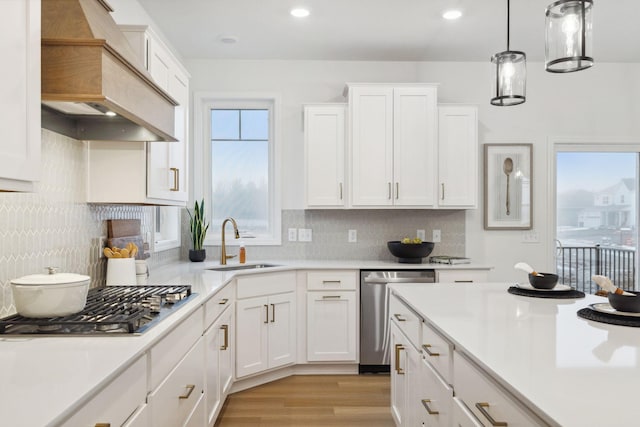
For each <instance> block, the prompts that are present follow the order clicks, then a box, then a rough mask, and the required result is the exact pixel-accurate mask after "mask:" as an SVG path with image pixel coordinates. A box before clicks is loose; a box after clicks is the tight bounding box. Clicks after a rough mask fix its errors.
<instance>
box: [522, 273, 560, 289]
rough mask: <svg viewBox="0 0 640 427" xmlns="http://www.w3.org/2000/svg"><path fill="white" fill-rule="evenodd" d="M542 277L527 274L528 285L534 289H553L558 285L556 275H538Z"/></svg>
mask: <svg viewBox="0 0 640 427" xmlns="http://www.w3.org/2000/svg"><path fill="white" fill-rule="evenodd" d="M540 274H542V276H534V275H533V274H531V273H529V283H531V286H533V287H534V288H536V289H553V288H554V287H555V286H556V284H557V283H558V275H557V274H553V273H540Z"/></svg>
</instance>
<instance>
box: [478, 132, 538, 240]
mask: <svg viewBox="0 0 640 427" xmlns="http://www.w3.org/2000/svg"><path fill="white" fill-rule="evenodd" d="M532 151H533V144H484V229H485V230H530V229H532V228H533V198H532V194H533V181H532V179H531V178H532V171H533V161H532Z"/></svg>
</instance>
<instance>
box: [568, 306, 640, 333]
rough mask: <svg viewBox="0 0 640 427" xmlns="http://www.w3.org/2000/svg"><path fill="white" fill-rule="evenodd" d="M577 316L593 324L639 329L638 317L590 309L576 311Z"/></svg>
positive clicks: (639, 318) (639, 321) (639, 319)
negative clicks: (591, 321)
mask: <svg viewBox="0 0 640 427" xmlns="http://www.w3.org/2000/svg"><path fill="white" fill-rule="evenodd" d="M577 314H578V317H582V318H583V319H587V320H593V321H594V322H600V323H608V324H610V325H618V326H631V327H633V328H640V317H633V316H621V315H617V314H607V313H601V312H599V311H595V310H594V309H592V308H590V307H586V308H582V309H580V310H578V313H577Z"/></svg>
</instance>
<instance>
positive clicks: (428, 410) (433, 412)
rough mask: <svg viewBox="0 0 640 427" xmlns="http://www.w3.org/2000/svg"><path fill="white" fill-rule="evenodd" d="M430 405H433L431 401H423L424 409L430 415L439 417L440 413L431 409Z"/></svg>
mask: <svg viewBox="0 0 640 427" xmlns="http://www.w3.org/2000/svg"><path fill="white" fill-rule="evenodd" d="M429 403H431V399H422V406H424V409H426V410H427V412H428V413H429V415H438V414H439V413H440V412H438V411H434V410H432V409H431V408H429V405H428V404H429Z"/></svg>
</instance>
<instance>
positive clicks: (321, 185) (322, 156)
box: [304, 105, 346, 207]
mask: <svg viewBox="0 0 640 427" xmlns="http://www.w3.org/2000/svg"><path fill="white" fill-rule="evenodd" d="M345 109H346V107H345V106H344V105H327V106H320V105H318V106H306V107H305V110H304V120H305V125H304V135H305V172H306V202H307V206H308V207H311V206H313V207H318V206H321V207H322V206H324V207H343V206H344V196H345V195H346V188H345V187H344V150H345V147H344V143H345Z"/></svg>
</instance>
